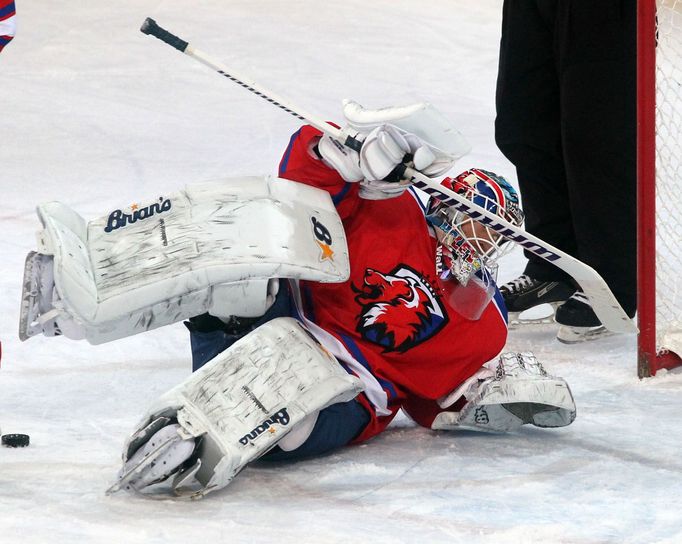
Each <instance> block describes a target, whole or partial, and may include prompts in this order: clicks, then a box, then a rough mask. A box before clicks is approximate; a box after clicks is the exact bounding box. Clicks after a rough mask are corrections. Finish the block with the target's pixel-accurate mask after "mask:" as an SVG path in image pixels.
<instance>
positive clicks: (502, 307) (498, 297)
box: [493, 286, 509, 323]
mask: <svg viewBox="0 0 682 544" xmlns="http://www.w3.org/2000/svg"><path fill="white" fill-rule="evenodd" d="M493 301H494V302H495V306H497V309H498V310H499V311H500V314H502V318H503V319H504V322H505V323H509V317H508V315H507V305H506V304H505V303H504V298H503V297H502V293H500V290H499V289H498V288H497V286H495V294H494V295H493Z"/></svg>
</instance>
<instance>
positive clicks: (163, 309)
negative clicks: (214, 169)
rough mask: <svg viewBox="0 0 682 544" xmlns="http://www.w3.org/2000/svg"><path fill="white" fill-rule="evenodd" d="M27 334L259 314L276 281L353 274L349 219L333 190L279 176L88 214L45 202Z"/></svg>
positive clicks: (125, 329)
mask: <svg viewBox="0 0 682 544" xmlns="http://www.w3.org/2000/svg"><path fill="white" fill-rule="evenodd" d="M37 212H38V217H39V218H40V221H41V223H42V225H43V230H42V231H40V232H39V233H38V251H37V252H31V253H29V254H28V256H27V259H26V267H25V270H24V292H23V296H22V307H21V318H20V325H19V336H20V338H21V339H22V340H26V339H28V338H29V337H31V336H34V335H37V334H40V333H42V334H44V335H45V336H56V335H60V334H62V335H64V336H66V337H68V338H71V339H86V340H87V341H88V342H90V343H91V344H100V343H103V342H108V341H111V340H115V339H118V338H123V337H126V336H130V335H133V334H137V333H140V332H144V331H147V330H150V329H154V328H158V327H161V326H164V325H168V324H171V323H175V322H177V321H180V320H182V319H185V318H188V317H191V316H194V315H199V314H201V313H204V312H209V313H211V314H213V315H216V316H218V317H227V316H230V315H237V316H242V317H257V316H260V315H262V314H263V313H264V312H265V311H266V310H267V308H268V307H269V305H270V304H271V303H272V300H273V296H274V294H276V286H277V282H276V280H274V281H273V280H272V278H296V279H306V280H311V281H319V282H342V281H345V280H346V279H347V278H348V275H349V264H348V249H347V245H346V237H345V233H344V231H343V225H342V224H341V219H340V218H339V216H338V214H337V213H336V210H335V208H334V205H333V203H332V201H331V198H330V196H329V194H328V193H327V192H326V191H322V190H320V189H316V188H313V187H309V186H306V185H303V184H300V183H296V182H293V181H289V180H284V179H280V178H274V177H241V178H230V179H225V180H220V181H216V182H210V183H199V184H193V185H188V186H187V187H186V188H185V190H183V191H178V192H174V193H171V194H169V195H166V196H161V197H159V198H158V199H155V200H153V201H151V202H148V203H144V204H139V205H132V206H130V207H129V208H125V209H116V210H114V211H112V212H111V213H109V214H108V215H106V216H104V217H101V218H99V219H96V220H93V221H90V222H89V223H86V221H85V220H84V219H83V218H82V217H81V216H80V215H78V214H77V213H76V212H75V211H73V210H72V209H70V208H69V207H68V206H66V205H64V204H61V203H59V202H48V203H46V204H41V205H40V206H38V208H37Z"/></svg>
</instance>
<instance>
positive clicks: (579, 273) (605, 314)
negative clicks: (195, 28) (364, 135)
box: [140, 18, 637, 333]
mask: <svg viewBox="0 0 682 544" xmlns="http://www.w3.org/2000/svg"><path fill="white" fill-rule="evenodd" d="M140 30H141V31H142V32H143V33H144V34H149V35H152V36H154V37H156V38H158V39H160V40H161V41H163V42H165V43H167V44H169V45H171V46H172V47H175V48H176V49H178V50H179V51H181V52H182V53H184V54H186V55H188V56H190V57H192V58H194V59H196V60H198V61H199V62H201V63H202V64H204V65H206V66H208V67H209V68H212V69H213V70H215V71H217V72H218V73H219V74H220V75H222V76H224V77H226V78H228V79H230V80H231V81H234V82H235V83H237V84H238V85H240V86H242V87H244V88H245V89H247V90H249V91H251V92H252V93H254V94H256V95H258V96H260V97H261V98H263V99H265V100H267V101H268V102H270V103H271V104H273V105H275V106H277V107H278V108H280V109H282V110H284V111H286V112H287V113H289V114H290V115H293V116H294V117H296V118H297V119H300V120H302V121H305V122H306V123H308V124H310V125H312V126H314V127H315V128H317V129H318V130H319V131H321V132H323V133H325V134H328V135H329V136H331V137H332V138H335V139H337V140H339V141H340V142H343V144H344V145H346V146H347V147H350V148H351V149H355V150H356V151H357V150H359V148H360V146H361V142H360V141H359V140H357V139H355V138H354V137H353V136H351V135H348V134H346V133H345V132H344V131H343V130H341V129H338V128H336V127H334V126H332V125H330V124H329V123H327V122H325V121H324V120H323V119H321V118H319V117H318V116H316V115H313V114H311V113H309V112H306V111H304V110H302V109H301V108H299V107H298V106H296V105H294V104H293V103H291V102H290V101H289V100H287V99H285V98H283V97H281V96H278V95H276V94H274V93H273V92H271V91H270V90H269V89H266V88H264V87H263V86H261V85H259V84H258V83H256V82H255V81H253V80H251V79H250V78H247V77H245V76H243V75H240V74H238V73H236V72H235V71H234V70H232V69H230V68H228V67H227V66H225V65H223V64H222V63H220V62H218V61H216V60H214V59H212V58H211V57H209V56H208V55H206V54H205V53H203V52H202V51H200V50H198V49H196V48H194V47H192V46H191V45H190V44H189V43H188V42H186V41H184V40H182V39H181V38H179V37H177V36H175V35H174V34H171V33H170V32H168V31H167V30H165V29H164V28H162V27H160V26H159V25H158V24H156V22H155V21H154V20H153V19H150V18H147V19H146V20H145V22H144V23H143V24H142V27H141V28H140ZM403 176H404V177H406V178H407V179H409V180H410V181H411V182H413V183H414V185H415V187H417V188H419V189H421V190H423V191H424V192H426V193H427V194H430V195H433V196H436V197H437V198H438V199H440V200H442V201H443V202H445V203H446V204H448V205H450V206H453V207H454V208H455V209H457V210H458V211H461V212H463V213H465V214H467V215H469V216H470V217H472V218H473V219H475V220H477V221H479V222H480V223H483V224H485V225H486V226H488V227H489V228H491V229H492V230H494V231H496V232H497V233H499V234H501V235H502V236H504V237H505V238H507V239H509V240H511V241H513V242H515V243H517V244H519V245H520V246H522V247H523V248H524V249H525V250H528V251H530V252H531V253H533V254H535V255H537V256H538V257H540V258H542V259H545V260H546V261H549V262H551V263H552V264H554V265H555V266H556V267H557V268H559V269H561V270H563V271H564V272H566V273H567V274H569V275H570V276H571V277H572V278H573V279H574V280H575V281H576V282H577V283H578V285H580V288H581V289H582V290H583V292H584V293H585V294H586V295H587V297H588V298H589V299H590V302H591V303H592V308H593V310H594V312H595V313H596V314H597V317H598V318H599V319H600V321H601V322H602V324H603V325H604V326H605V327H606V328H607V329H609V330H611V331H613V332H622V333H636V332H637V327H636V326H635V324H634V322H633V321H632V320H631V319H630V318H629V317H628V316H627V314H626V313H625V312H624V311H623V308H622V307H621V306H620V304H619V303H618V301H617V300H616V297H615V296H614V295H613V293H612V292H611V290H610V289H609V287H608V285H607V284H606V282H605V281H604V279H603V278H602V277H601V276H600V275H599V274H598V273H597V272H596V271H595V270H594V269H593V268H591V267H590V266H588V265H586V264H585V263H583V262H581V261H579V260H578V259H576V258H574V257H571V256H570V255H568V254H567V253H564V252H563V251H561V250H560V249H558V248H556V247H554V246H552V245H550V244H548V243H547V242H545V241H543V240H541V239H540V238H538V237H536V236H533V235H532V234H530V233H528V232H526V231H525V230H524V229H522V228H520V227H517V226H516V225H513V224H512V223H510V222H509V221H506V220H505V219H503V218H501V217H500V216H498V215H496V214H494V213H492V212H490V211H488V210H486V209H485V208H483V207H481V206H478V205H477V204H474V203H473V202H471V201H469V200H467V199H466V198H465V197H463V196H462V195H459V194H457V193H455V192H454V191H451V190H450V189H447V188H446V187H443V186H442V185H441V184H440V183H439V182H438V181H434V180H432V179H430V178H428V177H426V176H425V175H423V174H421V173H420V172H417V171H416V170H414V169H412V168H409V167H405V171H404V174H403Z"/></svg>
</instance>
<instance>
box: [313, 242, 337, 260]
mask: <svg viewBox="0 0 682 544" xmlns="http://www.w3.org/2000/svg"><path fill="white" fill-rule="evenodd" d="M315 241H316V242H317V245H318V246H320V249H321V250H322V255H321V256H320V260H321V261H324V260H326V259H329V260H330V261H333V260H334V251H332V248H331V246H328V245H327V244H323V243H322V242H320V241H319V240H315Z"/></svg>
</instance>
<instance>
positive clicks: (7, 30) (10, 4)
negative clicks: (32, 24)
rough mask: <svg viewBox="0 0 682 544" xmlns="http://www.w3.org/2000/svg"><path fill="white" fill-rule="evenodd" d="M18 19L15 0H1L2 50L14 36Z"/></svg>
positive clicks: (0, 41)
mask: <svg viewBox="0 0 682 544" xmlns="http://www.w3.org/2000/svg"><path fill="white" fill-rule="evenodd" d="M16 19H17V17H16V10H15V8H14V0H0V51H2V49H3V47H5V46H6V45H7V44H8V43H9V42H10V41H11V40H12V38H14V34H15V32H16Z"/></svg>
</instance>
